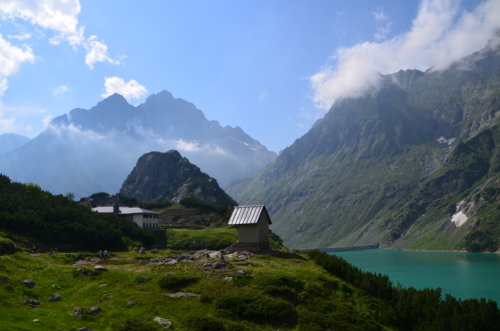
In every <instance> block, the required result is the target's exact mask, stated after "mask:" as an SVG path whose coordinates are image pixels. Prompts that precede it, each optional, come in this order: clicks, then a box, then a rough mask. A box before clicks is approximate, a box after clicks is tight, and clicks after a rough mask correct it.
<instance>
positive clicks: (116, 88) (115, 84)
mask: <svg viewBox="0 0 500 331" xmlns="http://www.w3.org/2000/svg"><path fill="white" fill-rule="evenodd" d="M104 87H105V89H106V91H105V92H104V93H103V94H101V96H102V97H103V98H106V97H108V96H110V95H112V94H114V93H118V94H121V95H122V96H123V97H124V98H125V99H127V100H129V99H136V98H140V97H142V96H143V95H145V94H146V93H148V90H146V88H145V87H144V86H142V85H141V84H139V83H138V82H137V81H136V80H133V79H131V80H129V81H128V82H125V80H124V79H123V78H120V77H105V78H104Z"/></svg>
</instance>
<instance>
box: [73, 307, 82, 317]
mask: <svg viewBox="0 0 500 331" xmlns="http://www.w3.org/2000/svg"><path fill="white" fill-rule="evenodd" d="M82 315H83V309H82V308H80V307H74V308H73V316H75V317H80V316H82Z"/></svg>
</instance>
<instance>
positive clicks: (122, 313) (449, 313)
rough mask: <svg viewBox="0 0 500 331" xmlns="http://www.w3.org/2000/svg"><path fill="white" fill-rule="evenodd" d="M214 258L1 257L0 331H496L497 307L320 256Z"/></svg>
mask: <svg viewBox="0 0 500 331" xmlns="http://www.w3.org/2000/svg"><path fill="white" fill-rule="evenodd" d="M209 253H210V254H212V253H215V255H212V257H209V255H210V254H209ZM217 254H218V252H210V251H198V252H187V251H177V252H174V251H155V252H146V253H145V254H138V253H135V252H134V253H132V252H126V253H119V254H118V253H115V254H112V255H111V256H109V257H108V258H104V259H101V258H99V257H98V256H97V255H96V254H81V253H73V254H70V253H55V254H45V253H44V254H28V253H24V252H18V253H15V254H11V255H0V300H1V302H2V309H1V312H0V325H2V329H3V330H76V329H79V328H84V327H86V328H88V329H90V330H129V331H130V330H148V331H150V330H162V329H163V328H162V327H160V325H159V324H158V323H157V322H155V321H154V319H155V318H156V317H160V318H163V319H166V320H168V321H169V322H170V323H171V324H172V327H173V328H174V329H175V330H307V331H311V330H332V329H335V330H424V329H428V330H431V329H432V330H482V331H484V330H495V328H497V326H498V323H499V322H500V314H499V310H498V309H497V307H496V303H494V302H491V301H488V302H486V301H484V300H475V299H474V300H465V301H458V300H456V299H454V298H453V297H451V296H446V297H445V298H443V299H441V298H440V291H439V290H430V289H427V290H422V291H417V290H415V289H402V288H400V287H395V286H393V285H392V284H391V283H390V281H389V280H388V278H387V277H385V276H381V275H373V274H369V273H364V272H361V271H360V270H358V269H356V268H354V267H352V266H350V265H349V264H348V263H346V262H345V261H344V260H342V259H341V258H338V257H335V256H328V255H326V254H324V253H319V252H317V251H316V252H311V253H310V255H309V256H305V255H304V256H297V255H292V254H281V257H277V256H268V255H251V256H248V255H245V254H239V255H236V256H232V255H226V256H225V258H224V260H221V259H220V257H218V255H217ZM96 264H98V265H99V266H100V267H98V268H96V267H95V265H96ZM25 280H26V281H25ZM27 280H32V281H33V282H29V281H27Z"/></svg>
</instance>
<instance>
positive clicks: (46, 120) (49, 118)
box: [42, 115, 54, 128]
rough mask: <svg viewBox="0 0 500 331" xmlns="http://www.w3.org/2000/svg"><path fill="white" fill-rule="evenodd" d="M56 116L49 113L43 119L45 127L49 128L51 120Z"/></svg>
mask: <svg viewBox="0 0 500 331" xmlns="http://www.w3.org/2000/svg"><path fill="white" fill-rule="evenodd" d="M53 118H54V117H53V116H52V115H47V116H45V117H44V118H43V119H42V123H43V127H44V128H48V127H49V125H50V122H51V121H52V119H53Z"/></svg>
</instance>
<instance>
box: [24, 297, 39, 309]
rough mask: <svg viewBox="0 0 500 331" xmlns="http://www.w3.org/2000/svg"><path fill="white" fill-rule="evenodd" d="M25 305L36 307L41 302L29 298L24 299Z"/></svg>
mask: <svg viewBox="0 0 500 331" xmlns="http://www.w3.org/2000/svg"><path fill="white" fill-rule="evenodd" d="M24 305H25V306H27V307H30V308H36V307H38V306H40V302H39V301H37V300H33V299H29V300H26V301H24Z"/></svg>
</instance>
